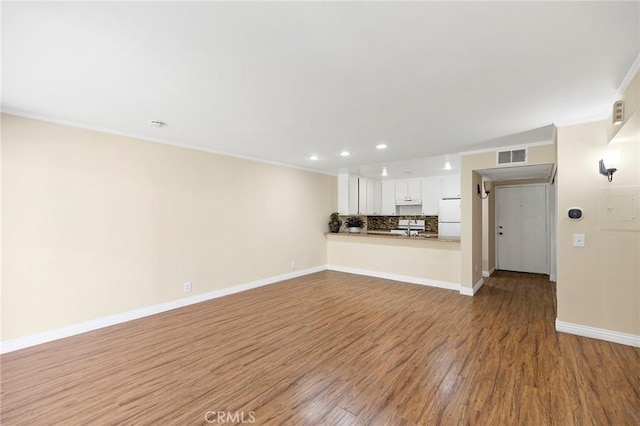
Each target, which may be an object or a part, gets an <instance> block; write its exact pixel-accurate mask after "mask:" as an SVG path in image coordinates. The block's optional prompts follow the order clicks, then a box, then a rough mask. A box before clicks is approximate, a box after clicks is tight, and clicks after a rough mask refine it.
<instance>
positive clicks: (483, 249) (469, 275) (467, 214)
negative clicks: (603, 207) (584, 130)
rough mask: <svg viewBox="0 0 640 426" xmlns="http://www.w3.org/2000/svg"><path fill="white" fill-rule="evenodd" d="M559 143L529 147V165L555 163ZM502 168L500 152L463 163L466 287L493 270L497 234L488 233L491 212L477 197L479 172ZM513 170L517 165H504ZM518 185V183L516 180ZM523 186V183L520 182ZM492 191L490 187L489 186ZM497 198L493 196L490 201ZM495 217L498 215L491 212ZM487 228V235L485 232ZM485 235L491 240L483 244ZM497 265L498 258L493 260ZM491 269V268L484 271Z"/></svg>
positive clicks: (462, 248) (462, 244)
mask: <svg viewBox="0 0 640 426" xmlns="http://www.w3.org/2000/svg"><path fill="white" fill-rule="evenodd" d="M555 163H556V148H555V144H547V145H537V146H531V147H529V148H528V159H527V165H535V164H555ZM496 167H500V166H497V165H496V153H495V151H492V152H483V153H478V154H463V155H462V161H461V168H462V175H461V183H460V184H461V188H460V190H461V196H462V199H461V208H462V223H461V227H462V232H461V237H460V256H461V261H462V272H461V277H462V283H461V285H462V286H463V287H468V288H471V287H473V285H474V284H476V283H477V282H478V281H480V279H481V278H482V270H483V269H484V268H485V266H486V267H489V268H490V266H489V264H490V259H489V251H492V253H495V241H494V238H493V237H494V234H493V233H492V232H488V226H489V225H488V222H487V223H484V224H483V217H484V216H485V214H483V211H485V212H488V211H489V206H487V207H483V201H486V200H481V199H480V198H479V197H478V196H477V194H476V185H477V184H478V183H480V184H481V183H482V182H481V177H480V175H478V173H476V172H475V170H483V169H492V168H496ZM503 167H513V166H503ZM513 182H516V181H513ZM517 182H518V183H520V181H517ZM488 188H489V186H488ZM493 197H495V194H494V193H492V194H491V196H490V198H493ZM491 214H492V215H493V214H494V213H491ZM483 227H484V229H485V232H483ZM483 234H484V235H487V236H488V237H489V238H490V241H488V242H486V244H485V243H483ZM493 263H494V265H495V258H494V260H493ZM484 270H487V269H484Z"/></svg>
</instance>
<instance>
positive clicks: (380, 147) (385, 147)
mask: <svg viewBox="0 0 640 426" xmlns="http://www.w3.org/2000/svg"><path fill="white" fill-rule="evenodd" d="M376 149H387V144H384V143H379V144H378V145H376Z"/></svg>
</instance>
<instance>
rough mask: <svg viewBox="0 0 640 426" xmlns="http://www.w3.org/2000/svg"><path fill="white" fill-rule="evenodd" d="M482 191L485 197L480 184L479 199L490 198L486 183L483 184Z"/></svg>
mask: <svg viewBox="0 0 640 426" xmlns="http://www.w3.org/2000/svg"><path fill="white" fill-rule="evenodd" d="M482 190H483V191H484V197H483V196H482V191H480V184H478V197H480V198H482V199H483V200H484V199H485V198H489V193H490V191H487V188H486V187H485V186H484V182H482Z"/></svg>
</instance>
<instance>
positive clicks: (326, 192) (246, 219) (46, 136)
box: [2, 115, 337, 340]
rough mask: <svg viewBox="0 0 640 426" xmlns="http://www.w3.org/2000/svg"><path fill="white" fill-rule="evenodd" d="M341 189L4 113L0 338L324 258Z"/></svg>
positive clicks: (280, 170) (320, 179)
mask: <svg viewBox="0 0 640 426" xmlns="http://www.w3.org/2000/svg"><path fill="white" fill-rule="evenodd" d="M336 190H337V182H336V178H335V177H332V176H327V175H322V174H317V173H311V172H306V171H301V170H296V169H291V168H286V167H280V166H274V165H269V164H264V163H259V162H254V161H249V160H244V159H239V158H234V157H228V156H223V155H216V154H210V153H206V152H202V151H197V150H191V149H185V148H179V147H174V146H169V145H163V144H158V143H152V142H146V141H141V140H136V139H131V138H127V137H122V136H116V135H111V134H106V133H101V132H96V131H91V130H84V129H79V128H74V127H69V126H63V125H57V124H51V123H46V122H43V121H37V120H31V119H26V118H20V117H16V116H11V115H3V116H2V196H3V208H2V229H3V234H2V266H3V268H2V339H3V340H8V339H14V338H18V337H23V336H26V335H29V334H33V333H38V332H43V331H49V330H52V329H55V328H58V327H63V326H68V325H73V324H76V323H79V322H82V321H87V320H92V319H96V318H100V317H104V316H108V315H113V314H118V313H122V312H127V311H130V310H133V309H137V308H144V307H147V306H151V305H154V304H158V303H162V302H167V301H172V300H176V299H179V298H183V297H185V296H193V295H197V294H200V293H206V292H209V291H212V290H217V289H222V288H225V287H229V286H233V285H238V284H242V283H247V282H251V281H254V280H258V279H262V278H268V277H272V276H277V275H280V274H285V273H288V272H292V270H291V268H290V266H291V261H295V262H296V263H297V268H296V269H306V268H310V267H317V266H322V265H325V264H326V240H325V237H324V232H325V231H326V230H327V221H328V216H329V214H330V213H331V212H332V211H335V210H336ZM185 281H191V282H192V286H193V290H192V292H191V293H189V294H184V293H183V291H182V286H183V283H184V282H185Z"/></svg>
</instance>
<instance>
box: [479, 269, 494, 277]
mask: <svg viewBox="0 0 640 426" xmlns="http://www.w3.org/2000/svg"><path fill="white" fill-rule="evenodd" d="M495 271H496V268H491V269H489V270H488V271H482V277H483V278H489V277H490V276H491V274H493V273H494V272H495Z"/></svg>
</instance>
